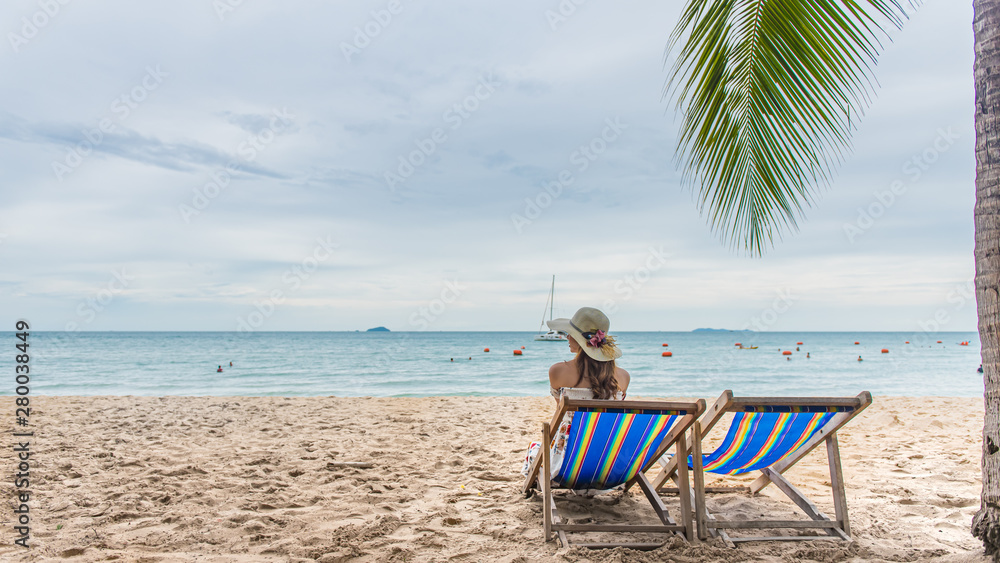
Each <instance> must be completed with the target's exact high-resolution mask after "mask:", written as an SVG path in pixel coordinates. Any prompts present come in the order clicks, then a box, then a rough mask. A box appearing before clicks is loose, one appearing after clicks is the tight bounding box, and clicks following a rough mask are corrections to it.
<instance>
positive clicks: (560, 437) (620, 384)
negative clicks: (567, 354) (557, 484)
mask: <svg viewBox="0 0 1000 563" xmlns="http://www.w3.org/2000/svg"><path fill="white" fill-rule="evenodd" d="M546 324H548V325H549V328H550V329H552V330H558V331H560V332H563V333H565V334H567V335H568V336H569V339H568V340H569V349H570V351H571V352H573V353H574V354H576V357H575V358H573V359H572V360H566V361H563V362H559V363H557V364H553V365H552V367H550V368H549V387H550V392H551V393H552V398H554V399H555V401H556V404H557V405H558V404H559V400H560V399H562V397H564V396H565V397H568V398H571V399H617V400H623V399H624V398H625V391H626V389H628V384H629V374H628V372H627V371H625V370H624V369H622V368H620V367H618V366H616V365H615V359H617V358H620V357H621V355H622V353H621V350H619V349H618V346H617V345H615V339H614V337H613V336H611V335H609V334H608V330H609V329H610V328H611V321H610V320H608V317H607V315H605V314H604V313H602V312H601V311H599V310H598V309H594V308H592V307H583V308H581V309H580V310H579V311H577V312H576V314H574V315H573V318H572V319H553V320H551V321H548V323H546ZM572 420H573V413H571V412H570V413H566V415H565V416H563V419H562V421H561V422H560V423H559V429H558V431H557V432H555V433H554V434H553V436H552V444H550V454H551V457H550V460H551V462H552V467H553V469H555V468H558V467H560V466H561V465H562V460H563V455H564V454H565V451H566V438H567V437H568V436H569V429H570V424H571V422H572ZM539 447H540V445H539V443H538V442H532V443H531V445H530V446H528V454H527V455H526V456H525V460H524V467H523V468H522V469H521V473H522V474H523V475H525V476H527V475H528V471H529V470H530V469H531V463H532V462H533V461H534V459H535V457H536V456H537V455H538V451H539Z"/></svg>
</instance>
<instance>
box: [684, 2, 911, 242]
mask: <svg viewBox="0 0 1000 563" xmlns="http://www.w3.org/2000/svg"><path fill="white" fill-rule="evenodd" d="M911 5H914V3H913V2H911ZM905 18H906V11H905V10H904V8H903V6H902V4H901V3H900V2H899V0H690V1H689V2H688V4H687V6H686V7H685V9H684V10H683V12H682V14H681V18H680V21H679V22H678V24H677V27H676V28H675V29H674V31H673V33H672V34H671V36H670V42H669V44H668V46H667V54H668V57H669V56H670V54H671V53H676V55H677V60H676V62H675V63H674V64H673V67H672V68H671V70H670V75H669V79H668V82H667V88H666V90H665V92H664V95H665V96H668V97H670V96H672V97H675V98H676V100H677V107H678V109H679V110H680V111H681V112H682V114H683V121H682V124H681V130H680V134H679V136H678V141H677V144H678V146H677V158H678V159H680V161H681V162H682V164H683V169H684V182H685V184H686V185H689V186H691V187H692V188H693V189H694V191H695V193H696V194H697V196H698V197H697V199H698V205H699V209H700V210H701V212H702V213H707V216H708V222H709V224H710V225H711V227H712V229H713V230H714V231H715V232H716V233H717V234H719V236H720V237H721V238H722V240H723V241H724V242H727V243H729V244H730V245H731V246H733V247H738V248H741V249H742V250H745V251H747V252H749V253H750V254H752V255H760V254H762V253H763V251H764V249H765V248H766V247H769V246H771V245H773V244H774V241H775V238H776V237H780V236H781V234H782V233H783V232H784V231H786V230H789V229H791V230H794V229H796V228H797V225H796V219H797V218H799V217H801V215H802V212H803V207H804V206H807V205H810V204H811V202H812V200H813V197H814V193H815V190H816V189H817V188H818V187H821V186H824V185H827V184H829V182H830V180H831V176H832V174H833V171H834V169H835V168H836V166H837V165H838V164H839V163H840V162H842V161H843V158H844V156H845V152H846V151H848V150H849V149H850V136H851V131H852V129H853V127H854V124H855V123H856V121H857V118H858V117H859V116H861V115H862V114H863V113H864V111H865V110H866V109H867V107H868V105H869V104H870V102H871V99H872V96H873V95H874V92H875V85H874V83H873V81H874V79H873V76H872V69H873V67H874V66H875V64H876V63H877V60H878V56H879V54H880V53H881V51H882V44H881V42H880V40H881V39H887V38H888V35H887V33H886V31H885V29H884V27H883V25H884V24H886V23H888V24H891V25H892V26H895V27H900V26H901V25H902V23H903V21H904V19H905Z"/></svg>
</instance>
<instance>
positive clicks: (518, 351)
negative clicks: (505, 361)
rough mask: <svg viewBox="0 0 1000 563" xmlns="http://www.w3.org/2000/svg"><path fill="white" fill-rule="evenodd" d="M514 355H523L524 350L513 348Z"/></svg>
mask: <svg viewBox="0 0 1000 563" xmlns="http://www.w3.org/2000/svg"><path fill="white" fill-rule="evenodd" d="M514 355H515V356H523V355H524V352H521V351H520V350H514Z"/></svg>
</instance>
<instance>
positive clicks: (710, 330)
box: [691, 328, 753, 332]
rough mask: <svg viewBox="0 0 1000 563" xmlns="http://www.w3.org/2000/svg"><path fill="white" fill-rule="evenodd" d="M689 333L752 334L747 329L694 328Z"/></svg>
mask: <svg viewBox="0 0 1000 563" xmlns="http://www.w3.org/2000/svg"><path fill="white" fill-rule="evenodd" d="M691 332H753V331H752V330H749V329H742V330H732V329H729V328H696V329H694V330H692V331H691Z"/></svg>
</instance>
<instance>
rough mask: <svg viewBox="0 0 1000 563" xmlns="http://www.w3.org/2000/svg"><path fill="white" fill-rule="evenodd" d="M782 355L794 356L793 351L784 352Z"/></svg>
mask: <svg viewBox="0 0 1000 563" xmlns="http://www.w3.org/2000/svg"><path fill="white" fill-rule="evenodd" d="M781 355H782V356H791V355H792V351H791V350H785V351H784V352H782V353H781Z"/></svg>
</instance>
